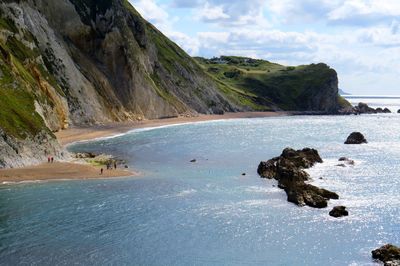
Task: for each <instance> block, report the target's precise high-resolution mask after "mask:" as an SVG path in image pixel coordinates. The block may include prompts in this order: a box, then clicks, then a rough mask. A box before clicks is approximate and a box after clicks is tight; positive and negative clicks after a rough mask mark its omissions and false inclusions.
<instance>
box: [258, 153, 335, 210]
mask: <svg viewBox="0 0 400 266" xmlns="http://www.w3.org/2000/svg"><path fill="white" fill-rule="evenodd" d="M322 162H323V161H322V159H321V157H320V156H319V154H318V151H317V150H314V149H309V148H305V149H303V150H297V151H296V150H293V149H291V148H286V149H285V150H283V152H282V154H281V155H280V156H279V157H275V158H272V159H271V160H268V161H266V162H265V161H263V162H260V164H259V166H258V169H257V172H258V174H259V175H260V176H261V177H263V178H269V179H276V180H278V187H279V188H281V189H284V190H285V192H286V194H287V196H288V198H287V200H288V201H289V202H292V203H295V204H297V205H299V206H305V205H307V206H310V207H313V208H325V207H327V205H328V203H327V201H328V200H329V199H338V198H339V196H338V195H337V194H336V193H334V192H331V191H329V190H326V189H322V188H318V187H316V186H313V185H310V184H307V183H305V181H307V180H308V179H309V177H310V176H309V174H308V173H307V172H306V171H304V169H307V168H310V167H312V166H314V165H315V164H316V163H322Z"/></svg>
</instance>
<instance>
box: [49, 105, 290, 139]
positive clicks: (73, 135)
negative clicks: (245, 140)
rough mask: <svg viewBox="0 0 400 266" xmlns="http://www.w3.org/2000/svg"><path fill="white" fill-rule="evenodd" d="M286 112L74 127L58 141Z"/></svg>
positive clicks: (280, 114) (246, 113)
mask: <svg viewBox="0 0 400 266" xmlns="http://www.w3.org/2000/svg"><path fill="white" fill-rule="evenodd" d="M287 114H288V113H286V112H241V113H225V114H223V115H199V116H196V117H174V118H164V119H154V120H143V121H135V122H123V123H109V124H105V125H97V126H88V127H73V128H69V129H67V130H63V131H60V132H57V133H56V136H57V139H58V141H59V142H60V143H61V144H62V145H64V146H65V145H68V144H71V143H73V142H77V141H83V140H92V139H96V138H101V137H108V136H113V135H117V134H123V133H126V132H128V131H130V130H132V129H137V128H146V127H158V126H165V125H173V124H182V123H193V122H203V121H213V120H225V119H240V118H258V117H274V116H283V115H287Z"/></svg>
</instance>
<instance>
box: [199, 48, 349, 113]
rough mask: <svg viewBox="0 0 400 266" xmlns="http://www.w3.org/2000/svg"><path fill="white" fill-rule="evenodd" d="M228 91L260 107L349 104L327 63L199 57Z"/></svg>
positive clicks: (315, 108)
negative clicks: (290, 62)
mask: <svg viewBox="0 0 400 266" xmlns="http://www.w3.org/2000/svg"><path fill="white" fill-rule="evenodd" d="M196 59H197V61H198V62H199V63H200V64H201V65H202V67H203V69H204V70H205V71H207V72H208V73H209V74H210V75H211V76H212V77H213V78H214V79H215V80H216V81H217V82H218V83H219V84H221V87H223V88H226V92H227V94H228V95H229V94H231V95H232V98H234V99H237V98H238V95H242V99H243V101H244V102H243V103H244V104H247V105H249V106H252V108H253V109H256V110H286V111H320V112H327V113H335V112H337V111H338V110H339V109H340V108H342V107H344V106H346V105H347V103H346V101H345V100H344V99H343V98H341V97H340V96H339V94H338V78H337V73H336V71H335V70H334V69H332V68H330V67H329V66H327V65H326V64H323V63H320V64H311V65H303V66H297V67H291V66H289V67H288V66H283V65H279V64H276V63H271V62H269V61H265V60H257V59H252V58H245V57H235V56H222V57H220V58H213V59H204V58H196Z"/></svg>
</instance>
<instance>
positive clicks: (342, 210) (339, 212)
mask: <svg viewBox="0 0 400 266" xmlns="http://www.w3.org/2000/svg"><path fill="white" fill-rule="evenodd" d="M329 215H330V216H332V217H335V218H339V217H343V216H348V215H349V212H348V211H347V210H346V207H345V206H335V207H333V209H332V210H331V211H330V212H329Z"/></svg>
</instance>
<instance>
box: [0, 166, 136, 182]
mask: <svg viewBox="0 0 400 266" xmlns="http://www.w3.org/2000/svg"><path fill="white" fill-rule="evenodd" d="M100 168H101V167H96V166H92V165H89V164H82V163H73V162H55V163H43V164H41V165H35V166H29V167H23V168H15V169H4V170H0V182H1V183H4V182H21V181H36V180H38V181H39V180H40V181H42V180H73V179H93V178H110V177H127V176H135V175H137V174H136V173H134V172H131V171H127V170H122V169H117V170H106V169H105V167H104V172H103V174H102V175H101V174H100Z"/></svg>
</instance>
